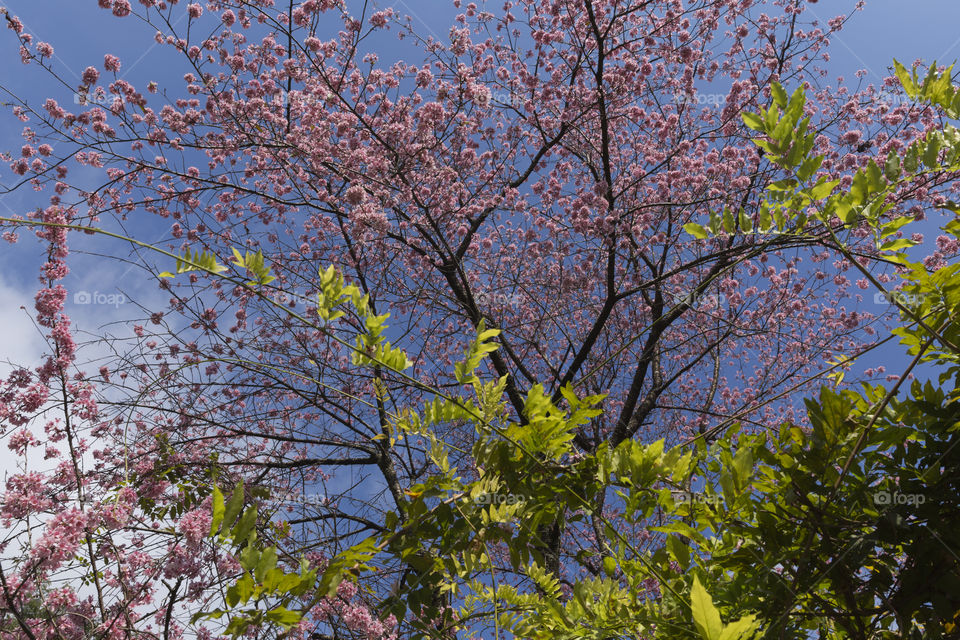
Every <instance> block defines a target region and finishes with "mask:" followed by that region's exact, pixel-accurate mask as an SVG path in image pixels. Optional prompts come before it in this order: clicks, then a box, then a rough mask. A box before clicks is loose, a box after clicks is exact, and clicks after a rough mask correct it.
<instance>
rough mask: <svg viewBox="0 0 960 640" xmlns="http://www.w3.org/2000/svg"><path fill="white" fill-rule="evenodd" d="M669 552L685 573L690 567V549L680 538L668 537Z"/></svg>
mask: <svg viewBox="0 0 960 640" xmlns="http://www.w3.org/2000/svg"><path fill="white" fill-rule="evenodd" d="M667 550H668V551H669V552H670V555H672V556H673V559H674V560H676V561H677V564H679V565H680V569H681V571H685V570H686V569H687V567H688V566H689V565H690V547H688V546H687V545H686V543H684V541H683V540H681V539H680V537H679V536H667Z"/></svg>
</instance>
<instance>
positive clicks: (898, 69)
mask: <svg viewBox="0 0 960 640" xmlns="http://www.w3.org/2000/svg"><path fill="white" fill-rule="evenodd" d="M893 68H894V72H895V73H896V74H897V79H898V80H900V84H902V85H903V88H904V90H905V91H906V92H907V95H908V96H910V97H911V98H915V97H916V95H917V85H916V84H914V82H913V78H912V77H911V75H910V72H909V71H907V68H906V67H905V66H903V65H902V64H901V63H900V62H898V61H897V60H896V59H894V61H893Z"/></svg>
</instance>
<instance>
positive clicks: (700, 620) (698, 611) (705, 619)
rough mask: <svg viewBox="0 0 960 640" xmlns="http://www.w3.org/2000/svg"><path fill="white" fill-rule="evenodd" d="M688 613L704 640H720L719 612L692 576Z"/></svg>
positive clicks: (721, 629)
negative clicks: (690, 613) (689, 612)
mask: <svg viewBox="0 0 960 640" xmlns="http://www.w3.org/2000/svg"><path fill="white" fill-rule="evenodd" d="M690 611H691V612H692V613H693V623H694V624H695V625H697V629H698V630H699V631H700V635H701V636H703V638H704V640H720V634H722V633H723V621H722V620H721V619H720V612H719V611H717V608H716V607H715V606H713V599H712V598H711V597H710V594H708V593H707V590H706V589H704V588H703V585H702V584H700V578H698V577H697V576H696V575H694V576H693V587H691V589H690Z"/></svg>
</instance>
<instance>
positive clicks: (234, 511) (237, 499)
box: [223, 482, 243, 531]
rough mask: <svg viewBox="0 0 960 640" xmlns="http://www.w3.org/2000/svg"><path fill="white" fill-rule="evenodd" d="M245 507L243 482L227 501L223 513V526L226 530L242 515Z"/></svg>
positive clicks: (235, 488)
mask: <svg viewBox="0 0 960 640" xmlns="http://www.w3.org/2000/svg"><path fill="white" fill-rule="evenodd" d="M242 509H243V483H242V482H241V483H240V484H238V485H237V486H236V487H234V489H233V494H232V495H231V496H230V501H229V502H227V507H226V510H225V511H224V513H223V528H224V531H226V530H227V529H228V528H229V527H231V526H232V525H233V521H234V520H236V519H237V516H239V515H240V511H241V510H242Z"/></svg>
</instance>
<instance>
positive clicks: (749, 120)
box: [740, 111, 765, 132]
mask: <svg viewBox="0 0 960 640" xmlns="http://www.w3.org/2000/svg"><path fill="white" fill-rule="evenodd" d="M740 117H741V118H742V119H743V124H745V125H747V126H748V127H750V128H751V129H753V130H754V131H761V132H763V131H765V129H764V126H763V118H761V117H760V116H758V115H757V114H755V113H750V112H749V111H745V112H743V113H741V114H740Z"/></svg>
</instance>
